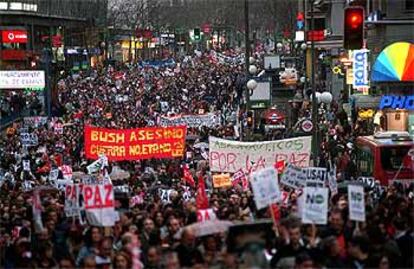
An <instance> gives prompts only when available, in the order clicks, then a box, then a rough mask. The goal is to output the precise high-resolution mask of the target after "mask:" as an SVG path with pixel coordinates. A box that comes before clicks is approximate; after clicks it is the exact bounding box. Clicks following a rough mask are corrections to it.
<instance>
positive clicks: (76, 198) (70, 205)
mask: <svg viewBox="0 0 414 269" xmlns="http://www.w3.org/2000/svg"><path fill="white" fill-rule="evenodd" d="M82 187H83V186H82V184H68V185H66V188H65V215H66V216H67V217H73V216H79V215H80V211H81V210H82V207H81V203H80V197H81V193H82Z"/></svg>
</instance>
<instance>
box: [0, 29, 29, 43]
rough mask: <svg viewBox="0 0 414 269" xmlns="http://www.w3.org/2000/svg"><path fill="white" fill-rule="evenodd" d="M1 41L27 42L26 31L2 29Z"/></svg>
mask: <svg viewBox="0 0 414 269" xmlns="http://www.w3.org/2000/svg"><path fill="white" fill-rule="evenodd" d="M1 39H2V41H3V43H27V31H25V30H3V31H1Z"/></svg>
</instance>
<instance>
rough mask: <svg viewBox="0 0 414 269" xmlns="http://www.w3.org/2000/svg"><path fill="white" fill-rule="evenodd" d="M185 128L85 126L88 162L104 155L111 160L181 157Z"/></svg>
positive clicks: (183, 147)
mask: <svg viewBox="0 0 414 269" xmlns="http://www.w3.org/2000/svg"><path fill="white" fill-rule="evenodd" d="M186 131H187V128H186V127H185V126H174V127H165V128H164V127H149V128H137V129H124V130H118V129H106V128H99V127H92V126H85V153H86V157H87V158H89V159H98V157H99V154H105V155H106V156H107V157H108V159H109V160H110V161H122V160H142V159H150V158H158V159H162V158H174V157H182V156H183V155H184V149H185V136H186Z"/></svg>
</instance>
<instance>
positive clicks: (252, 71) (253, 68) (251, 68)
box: [249, 64, 257, 76]
mask: <svg viewBox="0 0 414 269" xmlns="http://www.w3.org/2000/svg"><path fill="white" fill-rule="evenodd" d="M249 73H250V75H253V76H254V75H256V73H257V67H256V66H255V65H253V64H252V65H250V66H249Z"/></svg>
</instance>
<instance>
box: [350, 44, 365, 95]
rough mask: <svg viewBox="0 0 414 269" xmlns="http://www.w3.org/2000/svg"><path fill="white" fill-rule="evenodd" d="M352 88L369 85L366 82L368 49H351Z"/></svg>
mask: <svg viewBox="0 0 414 269" xmlns="http://www.w3.org/2000/svg"><path fill="white" fill-rule="evenodd" d="M352 55H353V66H352V70H353V72H354V73H353V77H354V83H353V86H354V88H361V87H369V82H368V50H366V49H362V50H354V51H353V54H352Z"/></svg>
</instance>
